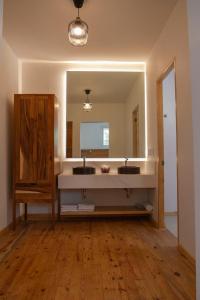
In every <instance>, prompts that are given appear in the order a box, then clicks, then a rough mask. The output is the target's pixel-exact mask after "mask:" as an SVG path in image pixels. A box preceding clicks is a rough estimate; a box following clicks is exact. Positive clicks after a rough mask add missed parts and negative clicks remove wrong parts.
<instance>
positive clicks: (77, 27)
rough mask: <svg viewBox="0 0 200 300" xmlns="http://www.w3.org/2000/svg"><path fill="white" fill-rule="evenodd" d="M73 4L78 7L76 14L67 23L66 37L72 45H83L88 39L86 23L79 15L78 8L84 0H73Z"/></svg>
mask: <svg viewBox="0 0 200 300" xmlns="http://www.w3.org/2000/svg"><path fill="white" fill-rule="evenodd" d="M73 1H74V6H75V7H76V8H77V9H78V16H77V18H76V19H75V20H73V21H72V22H71V23H69V27H68V37H69V41H70V43H71V44H72V45H73V46H84V45H86V44H87V40H88V25H87V24H86V23H85V22H84V21H82V20H81V18H80V17H79V9H80V8H81V7H82V6H83V3H84V0H73Z"/></svg>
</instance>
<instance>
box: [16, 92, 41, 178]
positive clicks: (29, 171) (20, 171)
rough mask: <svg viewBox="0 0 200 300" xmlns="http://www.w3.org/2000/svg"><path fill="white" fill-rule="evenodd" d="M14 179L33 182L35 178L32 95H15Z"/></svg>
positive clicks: (34, 107) (34, 122) (34, 125)
mask: <svg viewBox="0 0 200 300" xmlns="http://www.w3.org/2000/svg"><path fill="white" fill-rule="evenodd" d="M14 111H15V156H14V159H15V161H14V164H15V179H16V183H23V184H26V183H28V184H30V183H31V184H35V183H36V179H37V169H36V161H37V140H36V122H37V111H36V103H35V99H34V96H32V95H15V104H14Z"/></svg>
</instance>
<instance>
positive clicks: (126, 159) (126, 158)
mask: <svg viewBox="0 0 200 300" xmlns="http://www.w3.org/2000/svg"><path fill="white" fill-rule="evenodd" d="M127 162H128V157H125V167H127Z"/></svg>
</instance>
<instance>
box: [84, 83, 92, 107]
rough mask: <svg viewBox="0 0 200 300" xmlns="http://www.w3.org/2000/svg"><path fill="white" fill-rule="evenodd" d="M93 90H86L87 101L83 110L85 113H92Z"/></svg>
mask: <svg viewBox="0 0 200 300" xmlns="http://www.w3.org/2000/svg"><path fill="white" fill-rule="evenodd" d="M90 92H91V90H89V89H86V90H85V94H86V101H85V102H84V103H83V110H84V111H87V112H89V111H91V110H92V103H91V102H89V94H90Z"/></svg>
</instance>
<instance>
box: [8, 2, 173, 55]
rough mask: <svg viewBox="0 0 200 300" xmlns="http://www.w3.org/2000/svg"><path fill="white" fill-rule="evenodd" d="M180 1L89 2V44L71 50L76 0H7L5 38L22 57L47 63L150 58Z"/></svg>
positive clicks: (84, 13) (84, 11)
mask: <svg viewBox="0 0 200 300" xmlns="http://www.w3.org/2000/svg"><path fill="white" fill-rule="evenodd" d="M176 2H177V0H109V1H108V0H85V4H84V6H83V8H82V9H81V11H80V15H81V17H82V19H83V20H85V21H86V22H87V23H88V25H89V41H88V44H87V46H85V47H83V48H76V47H74V46H71V45H70V44H69V42H68V38H67V28H68V23H69V22H70V21H71V20H72V19H74V18H75V17H76V14H77V11H76V9H75V8H74V6H73V1H72V0H4V37H5V38H6V39H7V41H8V43H9V44H10V46H11V47H12V48H13V49H14V51H15V52H16V54H17V55H18V57H20V58H27V59H45V60H137V61H138V60H145V59H146V58H147V56H148V55H149V53H150V51H151V49H152V47H153V45H154V43H155V41H156V39H157V37H158V35H159V34H160V32H161V30H162V28H163V27H164V24H165V23H166V21H167V18H168V17H169V15H170V13H171V11H172V9H173V8H174V6H175V4H176Z"/></svg>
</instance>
